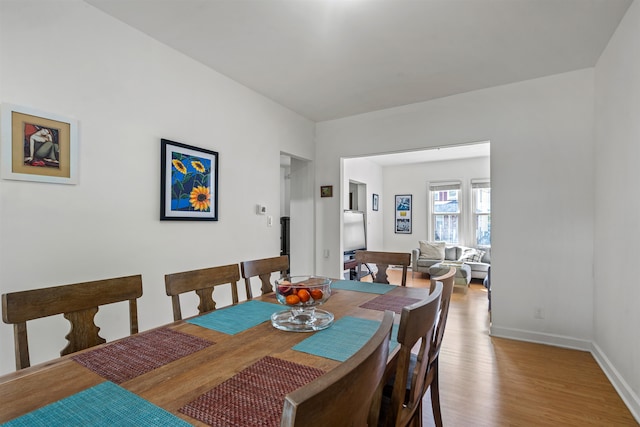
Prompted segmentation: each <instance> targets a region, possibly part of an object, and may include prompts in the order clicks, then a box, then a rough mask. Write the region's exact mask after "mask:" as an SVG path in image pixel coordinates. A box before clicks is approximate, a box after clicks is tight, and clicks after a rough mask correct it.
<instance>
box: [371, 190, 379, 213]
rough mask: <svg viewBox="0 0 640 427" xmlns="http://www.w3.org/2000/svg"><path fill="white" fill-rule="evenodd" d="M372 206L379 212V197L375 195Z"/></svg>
mask: <svg viewBox="0 0 640 427" xmlns="http://www.w3.org/2000/svg"><path fill="white" fill-rule="evenodd" d="M371 205H372V207H373V210H374V211H377V210H378V195H377V194H375V193H374V194H373V203H372V204H371Z"/></svg>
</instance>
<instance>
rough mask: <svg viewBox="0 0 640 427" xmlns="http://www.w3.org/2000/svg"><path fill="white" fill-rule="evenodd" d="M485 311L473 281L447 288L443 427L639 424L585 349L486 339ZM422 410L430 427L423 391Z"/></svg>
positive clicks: (419, 282) (416, 282)
mask: <svg viewBox="0 0 640 427" xmlns="http://www.w3.org/2000/svg"><path fill="white" fill-rule="evenodd" d="M399 273H400V272H399V271H395V270H393V271H391V272H390V274H389V279H390V282H391V283H395V282H397V281H398V280H399V276H398V277H397V278H396V277H395V275H399ZM407 276H408V278H407V286H413V287H428V286H429V280H428V277H427V276H423V275H422V274H418V273H416V274H415V275H413V277H412V274H411V272H409V273H408V275H407ZM398 283H399V282H398ZM487 308H488V304H487V291H486V289H485V288H484V287H483V286H482V284H481V283H479V282H477V283H476V282H475V281H474V282H472V283H471V286H470V288H469V291H468V292H467V293H466V294H464V293H463V292H462V291H461V290H460V289H454V293H453V297H452V302H451V308H450V310H449V319H448V321H447V330H446V332H445V337H444V341H443V344H442V350H441V353H440V379H441V380H440V401H441V405H442V418H443V422H444V424H445V426H454V427H458V426H474V427H482V426H487V427H490V426H491V427H493V426H523V427H525V426H526V427H529V426H638V425H639V424H638V423H637V422H636V420H635V419H634V418H633V415H632V414H631V412H630V411H629V409H628V408H627V407H626V406H625V404H624V402H623V401H622V399H621V398H620V396H619V395H618V393H617V392H616V391H615V389H614V388H613V386H612V385H611V383H610V382H609V380H608V378H607V377H606V376H605V374H604V372H603V371H602V369H600V366H599V365H598V364H597V362H596V361H595V359H594V358H593V356H592V355H591V354H590V353H589V352H584V351H579V350H569V349H564V348H560V347H553V346H547V345H542V344H534V343H528V342H522V341H515V340H508V339H503V338H493V337H490V336H489V315H488V311H487ZM427 395H428V393H427ZM423 407H424V410H423V419H424V425H425V426H433V425H434V422H433V417H432V415H431V403H430V401H429V398H428V396H426V397H425V401H424V405H423Z"/></svg>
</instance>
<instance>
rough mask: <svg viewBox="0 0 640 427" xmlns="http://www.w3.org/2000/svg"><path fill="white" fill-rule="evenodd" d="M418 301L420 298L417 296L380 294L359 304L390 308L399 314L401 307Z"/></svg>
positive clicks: (365, 306) (373, 307) (371, 307)
mask: <svg viewBox="0 0 640 427" xmlns="http://www.w3.org/2000/svg"><path fill="white" fill-rule="evenodd" d="M418 301H420V300H419V299H417V298H408V297H397V296H393V295H380V296H379V297H375V298H374V299H372V300H371V301H367V302H365V303H364V304H362V305H360V307H362V308H368V309H370V310H380V311H385V310H391V311H394V312H396V313H398V314H401V313H402V308H403V307H406V306H407V305H411V304H414V303H416V302H418Z"/></svg>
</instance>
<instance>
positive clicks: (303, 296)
mask: <svg viewBox="0 0 640 427" xmlns="http://www.w3.org/2000/svg"><path fill="white" fill-rule="evenodd" d="M298 298H300V301H302V302H307V301H309V298H311V294H310V293H309V291H308V290H306V289H300V290H299V291H298Z"/></svg>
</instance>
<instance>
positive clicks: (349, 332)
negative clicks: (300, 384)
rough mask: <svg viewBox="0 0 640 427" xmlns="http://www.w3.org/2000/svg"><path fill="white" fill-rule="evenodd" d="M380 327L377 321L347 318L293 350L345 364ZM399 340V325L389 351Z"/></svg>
mask: <svg viewBox="0 0 640 427" xmlns="http://www.w3.org/2000/svg"><path fill="white" fill-rule="evenodd" d="M379 327H380V322H379V321H377V320H369V319H361V318H359V317H351V316H345V317H343V318H342V319H339V320H337V321H336V322H335V323H334V324H333V325H331V326H330V327H329V328H327V329H324V330H322V331H319V332H316V333H315V334H313V335H312V336H310V337H309V338H307V339H305V340H304V341H301V342H300V343H298V344H296V345H295V346H294V347H293V349H294V350H297V351H301V352H303V353H309V354H315V355H316V356H321V357H326V358H327V359H333V360H338V361H340V362H344V361H345V360H347V359H348V358H350V357H351V356H353V355H354V354H355V353H356V352H357V351H358V350H360V349H361V348H362V346H363V345H365V344H366V343H367V341H369V339H370V338H371V337H372V336H373V334H374V333H375V332H376V331H377V330H378V328H379ZM397 338H398V325H397V324H394V325H393V329H392V331H391V343H390V344H389V351H392V350H393V349H394V348H396V346H397V345H398V341H397Z"/></svg>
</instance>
